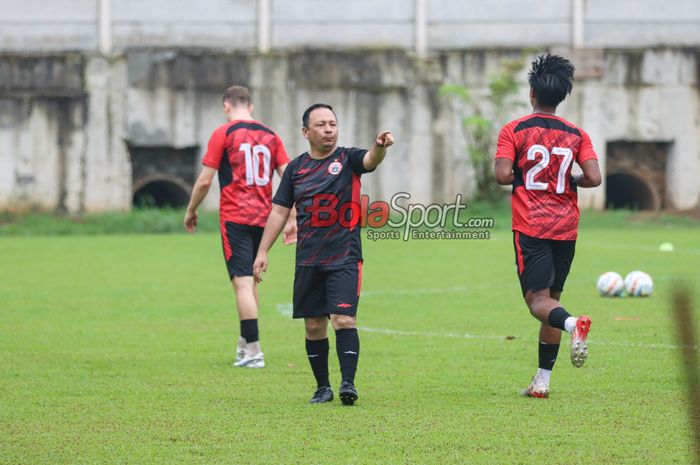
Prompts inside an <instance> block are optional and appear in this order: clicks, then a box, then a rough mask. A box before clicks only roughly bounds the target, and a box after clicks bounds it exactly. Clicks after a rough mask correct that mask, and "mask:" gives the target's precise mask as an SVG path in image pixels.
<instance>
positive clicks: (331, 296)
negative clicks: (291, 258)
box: [292, 262, 362, 318]
mask: <svg viewBox="0 0 700 465" xmlns="http://www.w3.org/2000/svg"><path fill="white" fill-rule="evenodd" d="M361 283H362V262H357V264H356V265H342V266H297V269H296V272H295V273H294V299H293V300H294V312H293V314H292V318H315V317H319V316H327V315H330V314H337V315H348V316H355V315H356V314H357V304H358V302H359V300H360V285H361Z"/></svg>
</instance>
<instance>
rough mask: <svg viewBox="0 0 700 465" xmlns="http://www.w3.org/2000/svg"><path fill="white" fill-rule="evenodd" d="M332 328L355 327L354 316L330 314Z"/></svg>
mask: <svg viewBox="0 0 700 465" xmlns="http://www.w3.org/2000/svg"><path fill="white" fill-rule="evenodd" d="M331 320H332V321H333V328H335V329H352V328H354V327H355V321H356V320H355V317H353V316H347V315H332V316H331Z"/></svg>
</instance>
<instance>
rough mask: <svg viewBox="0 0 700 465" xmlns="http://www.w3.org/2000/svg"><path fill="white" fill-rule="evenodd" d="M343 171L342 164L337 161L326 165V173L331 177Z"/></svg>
mask: <svg viewBox="0 0 700 465" xmlns="http://www.w3.org/2000/svg"><path fill="white" fill-rule="evenodd" d="M342 170H343V164H342V163H340V162H339V161H338V160H335V161H333V163H331V164H330V165H328V172H329V173H331V174H332V175H334V176H335V175H336V174H338V173H340V172H341V171H342Z"/></svg>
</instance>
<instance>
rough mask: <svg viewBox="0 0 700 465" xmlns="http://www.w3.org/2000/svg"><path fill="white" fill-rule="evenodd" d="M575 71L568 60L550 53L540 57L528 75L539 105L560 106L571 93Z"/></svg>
mask: <svg viewBox="0 0 700 465" xmlns="http://www.w3.org/2000/svg"><path fill="white" fill-rule="evenodd" d="M575 70H576V69H575V68H574V65H573V64H572V63H571V62H570V61H569V60H567V59H566V58H563V57H560V56H558V55H552V54H550V53H548V54H546V55H540V56H538V57H537V58H536V59H535V61H533V62H532V69H531V70H530V74H528V82H529V83H530V87H531V88H532V90H533V91H534V93H535V98H536V99H537V103H538V104H540V105H544V106H547V107H556V106H557V105H559V104H560V103H561V102H562V101H563V100H564V99H565V98H566V96H567V94H570V93H571V89H572V88H573V86H574V85H573V82H572V81H573V80H574V71H575Z"/></svg>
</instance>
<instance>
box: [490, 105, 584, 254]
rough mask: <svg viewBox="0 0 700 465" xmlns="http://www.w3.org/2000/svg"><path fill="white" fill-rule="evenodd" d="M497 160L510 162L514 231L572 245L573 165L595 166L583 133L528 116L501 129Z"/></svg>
mask: <svg viewBox="0 0 700 465" xmlns="http://www.w3.org/2000/svg"><path fill="white" fill-rule="evenodd" d="M496 153H497V155H496V157H497V158H507V159H509V160H512V161H513V174H514V179H513V231H520V232H521V233H523V234H526V235H528V236H531V237H538V238H540V239H556V240H576V236H577V232H578V220H579V210H578V195H577V192H576V184H575V183H574V182H573V180H572V178H571V168H572V167H573V162H576V163H578V164H579V165H582V164H583V163H585V162H586V161H588V160H597V159H598V158H597V156H596V153H595V151H594V150H593V145H592V144H591V139H590V138H589V137H588V134H586V133H585V132H584V131H583V130H582V129H580V128H577V127H576V126H574V125H573V124H571V123H569V122H568V121H566V120H565V119H564V118H560V117H558V116H556V115H551V114H542V113H533V114H530V115H527V116H524V117H522V118H520V119H517V120H515V121H511V122H510V123H508V124H507V125H505V126H504V127H503V129H502V130H501V133H500V135H499V136H498V150H497V152H496Z"/></svg>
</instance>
